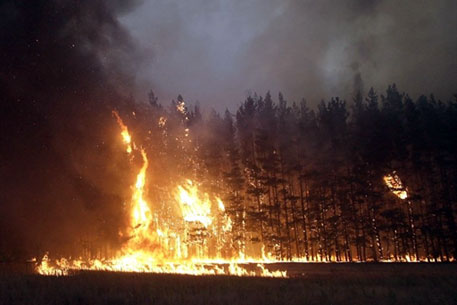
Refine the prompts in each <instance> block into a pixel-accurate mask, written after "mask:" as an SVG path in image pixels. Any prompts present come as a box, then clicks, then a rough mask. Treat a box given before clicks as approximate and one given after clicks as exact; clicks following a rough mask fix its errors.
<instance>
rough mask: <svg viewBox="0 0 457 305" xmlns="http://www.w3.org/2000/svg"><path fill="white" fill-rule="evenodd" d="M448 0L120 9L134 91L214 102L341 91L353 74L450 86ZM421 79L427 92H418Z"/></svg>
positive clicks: (377, 82) (448, 91)
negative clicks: (133, 57) (132, 56)
mask: <svg viewBox="0 0 457 305" xmlns="http://www.w3.org/2000/svg"><path fill="white" fill-rule="evenodd" d="M456 11H457V3H456V2H455V1H453V0H439V1H423V0H420V1H414V0H408V1H395V0H369V1H362V0H344V1H330V0H324V1H321V0H320V1H298V0H286V1H275V0H266V1H265V0H251V1H239V0H236V1H206V0H190V1H177V0H172V1H169V0H149V1H144V2H143V4H142V5H139V6H138V7H137V8H136V9H134V10H133V11H132V12H130V13H129V14H126V15H124V16H123V17H122V18H121V22H122V23H123V24H125V26H126V29H127V30H128V31H129V32H130V34H131V35H132V36H133V37H134V39H135V40H136V41H137V43H138V44H139V45H140V46H141V48H142V50H143V51H142V52H143V55H144V56H143V58H142V59H143V60H144V61H143V63H142V64H141V65H140V66H139V69H138V70H137V71H136V74H135V77H136V83H137V86H138V88H139V89H138V90H137V95H138V96H139V97H140V99H144V92H146V91H147V90H149V89H150V88H153V89H154V91H155V92H156V94H157V95H158V96H159V97H160V98H162V99H163V100H171V99H172V98H174V97H175V95H176V92H179V93H181V94H183V96H184V97H186V98H187V99H188V100H190V101H196V100H199V101H200V102H201V104H202V105H204V106H210V107H214V108H215V109H217V110H219V111H222V110H224V109H225V108H226V107H228V108H229V109H231V110H234V109H235V107H236V106H238V105H239V103H240V102H241V101H242V100H244V98H245V97H246V96H247V94H248V93H253V92H258V93H264V92H267V91H268V90H271V92H273V93H275V92H276V93H277V92H279V91H282V92H284V93H285V94H286V95H287V97H288V98H289V99H290V100H294V101H299V100H300V99H301V98H302V97H305V98H306V99H307V100H308V101H309V102H310V103H311V104H313V105H317V103H318V102H319V101H320V100H321V99H322V98H329V97H331V96H340V97H343V98H350V96H351V95H352V94H353V93H354V88H355V89H358V87H360V85H362V82H360V81H359V80H358V79H361V80H363V82H364V83H366V84H367V86H374V87H375V89H377V90H378V91H381V90H384V88H385V86H386V85H387V84H388V83H389V82H395V83H397V85H398V86H400V87H401V88H403V89H404V90H406V91H407V92H409V93H410V94H411V95H412V96H414V97H417V96H419V95H420V94H429V93H430V92H433V93H435V95H436V96H438V97H440V98H442V99H448V98H450V97H451V96H452V94H453V93H455V92H454V90H455V86H456V79H457V72H456V71H457V59H456V58H457V21H456V19H455V12H456ZM423 88H428V89H427V90H430V92H423V90H422V89H423Z"/></svg>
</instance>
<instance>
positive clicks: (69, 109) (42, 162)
mask: <svg viewBox="0 0 457 305" xmlns="http://www.w3.org/2000/svg"><path fill="white" fill-rule="evenodd" d="M137 4H138V3H136V1H120V0H119V1H111V0H110V1H104V0H95V1H94V0H86V1H70V0H68V1H67V0H54V1H44V0H39V1H12V0H11V1H3V2H2V4H1V5H0V41H1V44H2V47H1V50H0V52H1V53H0V66H1V67H2V68H1V70H0V81H1V83H0V90H1V99H2V101H1V111H0V127H1V129H0V139H1V145H0V146H1V148H0V156H1V160H2V161H1V164H0V179H1V181H0V182H1V184H0V185H1V189H0V215H2V216H1V218H0V260H4V259H9V258H12V259H13V258H16V259H17V258H25V257H28V258H30V257H31V256H35V255H41V254H43V252H44V251H45V250H49V251H52V252H53V253H56V254H57V253H61V254H67V255H68V254H72V255H77V254H81V252H80V251H81V250H87V251H89V250H90V248H91V247H93V246H94V245H95V244H97V243H98V244H100V243H101V242H104V243H105V244H106V245H107V247H116V245H117V243H118V242H119V241H118V231H119V228H122V227H123V222H124V215H123V214H122V204H123V202H124V201H125V198H126V197H127V196H128V192H129V189H128V184H127V185H126V181H132V180H131V178H130V177H129V173H130V171H129V170H128V168H126V167H128V161H126V159H125V158H126V157H125V156H123V154H121V153H119V152H120V151H122V150H123V148H122V147H120V145H121V144H119V139H118V138H117V137H116V136H117V135H118V130H117V126H116V124H115V120H114V119H113V118H112V117H111V110H112V109H113V108H122V107H123V104H124V103H125V101H126V96H128V95H129V91H128V90H130V89H129V88H131V86H132V76H131V75H132V72H133V71H134V70H135V65H136V63H137V62H139V61H138V58H140V55H139V54H138V53H137V51H136V47H135V44H134V43H133V41H132V40H131V38H130V36H129V34H128V32H126V31H125V30H124V29H123V27H122V26H121V25H120V23H119V22H118V16H120V15H121V14H124V13H126V12H128V10H129V9H132V8H133V7H134V6H135V5H137ZM126 164H127V165H126ZM78 251H79V252H78Z"/></svg>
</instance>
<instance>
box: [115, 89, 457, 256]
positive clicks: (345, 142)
mask: <svg viewBox="0 0 457 305" xmlns="http://www.w3.org/2000/svg"><path fill="white" fill-rule="evenodd" d="M202 112H203V111H202V110H201V109H200V107H199V106H198V104H197V105H195V106H189V105H188V104H186V102H185V101H184V99H183V97H182V96H181V95H179V96H178V98H177V99H176V100H173V101H172V102H171V104H169V105H163V104H162V103H161V102H160V101H159V100H158V98H157V97H156V96H155V95H154V93H153V92H152V91H151V92H150V94H149V100H148V103H133V102H127V103H126V104H125V107H122V109H120V113H121V116H123V117H124V118H125V119H126V121H127V122H128V125H129V126H131V127H132V129H133V134H134V137H135V138H136V139H141V142H140V143H139V144H138V145H141V146H142V147H143V148H144V149H145V150H146V152H147V153H148V156H149V157H150V159H151V162H150V163H151V165H150V171H151V172H153V173H156V174H152V176H153V177H152V178H151V179H150V180H149V181H148V182H147V183H148V190H149V191H148V192H149V196H150V197H151V200H152V201H153V202H160V201H165V200H164V198H165V197H167V196H169V195H168V193H169V189H167V186H168V185H171V184H172V183H173V181H176V180H179V179H183V178H186V179H191V180H193V181H198V183H199V185H200V187H201V188H202V189H203V190H204V191H205V192H207V193H209V194H218V196H220V197H221V199H222V200H223V202H224V204H225V209H226V213H227V214H228V215H229V216H230V219H231V222H232V226H231V231H230V237H229V238H227V240H226V241H225V242H226V244H227V245H228V246H226V247H225V248H224V249H223V250H222V253H223V255H225V256H227V257H230V256H233V253H232V252H238V253H257V252H259V251H260V247H262V249H261V251H262V253H263V252H267V253H270V254H271V255H272V256H273V257H274V258H275V259H277V260H284V261H287V260H295V259H301V260H302V261H335V262H352V261H360V262H366V261H419V260H420V261H428V262H437V261H441V262H442V261H453V260H454V259H455V258H456V257H457V228H456V210H457V209H456V201H457V189H456V186H457V141H456V136H455V135H456V134H457V96H456V98H455V99H454V100H450V101H446V102H442V101H440V100H437V99H435V97H434V96H433V95H430V96H424V95H423V96H420V97H419V98H417V99H416V100H413V99H412V98H410V97H409V95H408V94H406V93H402V92H401V91H400V90H399V89H398V88H397V87H396V85H395V84H393V85H390V86H389V87H388V88H387V90H386V91H385V92H383V93H377V92H375V90H373V89H370V90H369V92H368V93H367V94H366V96H364V95H362V94H361V93H360V92H358V93H356V94H355V96H354V97H353V98H352V100H350V101H346V100H342V99H340V98H332V99H330V100H326V101H325V100H323V101H322V102H321V103H320V104H319V105H318V106H317V107H316V108H311V107H309V106H308V105H307V102H306V101H305V100H302V101H300V102H299V103H296V102H293V103H292V102H288V101H286V99H285V98H284V96H283V95H282V94H281V93H279V95H278V97H277V98H273V97H272V96H271V94H270V93H269V92H268V93H266V94H265V95H264V96H260V95H257V94H254V95H251V96H249V97H247V98H246V100H245V101H244V102H242V103H241V104H240V105H239V107H238V109H236V111H235V112H234V113H232V112H230V111H228V110H227V111H225V113H224V114H223V115H221V114H219V113H217V112H216V111H209V112H205V113H202ZM389 181H390V184H389V183H388V182H389ZM170 217H171V216H170ZM208 234H211V232H205V230H204V228H199V229H198V230H196V231H195V232H194V241H195V240H196V241H197V242H198V240H203V239H205V238H206V236H208ZM224 238H225V237H224ZM224 251H225V252H224Z"/></svg>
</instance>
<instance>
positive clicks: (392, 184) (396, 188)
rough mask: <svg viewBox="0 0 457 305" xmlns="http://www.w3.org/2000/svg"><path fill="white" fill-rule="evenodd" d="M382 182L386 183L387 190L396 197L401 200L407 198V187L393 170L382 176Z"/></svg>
mask: <svg viewBox="0 0 457 305" xmlns="http://www.w3.org/2000/svg"><path fill="white" fill-rule="evenodd" d="M384 182H385V183H386V185H387V187H388V188H389V190H390V191H391V192H392V193H394V194H395V195H396V196H397V197H398V198H400V199H402V200H404V199H406V198H408V192H407V189H406V188H405V187H404V186H403V183H402V182H401V180H400V177H398V175H397V173H396V172H395V171H394V172H393V173H392V174H388V175H386V176H384Z"/></svg>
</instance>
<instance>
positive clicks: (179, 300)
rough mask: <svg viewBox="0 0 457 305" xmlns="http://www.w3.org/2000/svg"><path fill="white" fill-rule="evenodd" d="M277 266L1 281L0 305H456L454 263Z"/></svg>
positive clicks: (10, 277) (14, 277)
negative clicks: (265, 270)
mask: <svg viewBox="0 0 457 305" xmlns="http://www.w3.org/2000/svg"><path fill="white" fill-rule="evenodd" d="M270 267H271V268H272V269H274V268H277V267H279V266H278V265H272V266H270ZM280 267H281V268H287V269H288V270H289V274H291V276H293V277H292V278H289V279H270V278H240V277H231V276H199V277H195V276H182V275H166V274H165V275H160V274H138V273H136V274H135V273H110V272H83V273H79V274H77V275H73V276H67V277H45V276H39V275H30V274H29V275H25V274H23V275H19V274H3V275H1V276H0V304H24V305H25V304H27V305H32V304H39V305H41V304H68V305H70V304H71V305H72V304H91V305H97V304H113V305H115V304H265V305H268V304H291V305H292V304H351V305H352V304H369V305H375V304H443V305H444V304H452V305H456V304H457V264H282V265H281V266H280Z"/></svg>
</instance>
